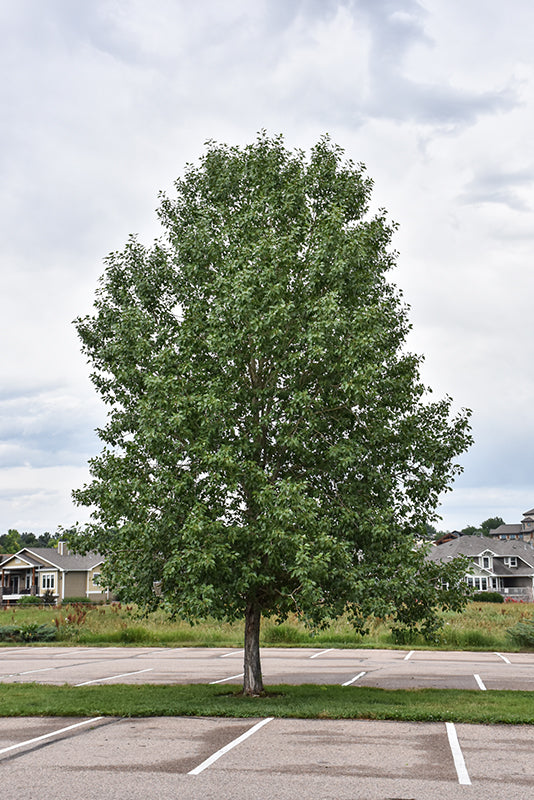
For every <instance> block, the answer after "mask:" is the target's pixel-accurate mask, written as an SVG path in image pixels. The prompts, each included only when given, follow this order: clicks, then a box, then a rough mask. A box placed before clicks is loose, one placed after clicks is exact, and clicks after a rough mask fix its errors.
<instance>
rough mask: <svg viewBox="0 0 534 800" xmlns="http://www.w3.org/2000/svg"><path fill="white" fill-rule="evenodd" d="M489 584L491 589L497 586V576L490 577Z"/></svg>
mask: <svg viewBox="0 0 534 800" xmlns="http://www.w3.org/2000/svg"><path fill="white" fill-rule="evenodd" d="M490 585H491V588H492V589H498V588H499V579H498V578H490Z"/></svg>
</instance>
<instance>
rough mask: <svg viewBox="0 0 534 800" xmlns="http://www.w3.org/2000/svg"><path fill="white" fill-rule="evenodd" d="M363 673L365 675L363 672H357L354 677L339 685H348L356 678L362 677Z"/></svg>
mask: <svg viewBox="0 0 534 800" xmlns="http://www.w3.org/2000/svg"><path fill="white" fill-rule="evenodd" d="M364 675H366V673H365V672H358V674H357V675H356V677H355V678H351V679H350V681H347V682H346V683H342V684H341V685H342V686H350V685H351V684H353V683H355V682H356V681H357V680H358V678H363V676H364Z"/></svg>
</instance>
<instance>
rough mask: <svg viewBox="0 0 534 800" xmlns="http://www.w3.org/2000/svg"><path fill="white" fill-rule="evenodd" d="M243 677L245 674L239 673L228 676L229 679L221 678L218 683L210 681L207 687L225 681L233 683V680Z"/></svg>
mask: <svg viewBox="0 0 534 800" xmlns="http://www.w3.org/2000/svg"><path fill="white" fill-rule="evenodd" d="M244 675H245V673H244V672H240V673H239V675H230V677H229V678H221V679H220V680H218V681H210V682H209V685H210V686H213V685H214V684H216V683H224V682H225V681H233V680H234V678H243V677H244Z"/></svg>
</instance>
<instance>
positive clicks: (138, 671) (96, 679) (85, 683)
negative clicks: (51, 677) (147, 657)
mask: <svg viewBox="0 0 534 800" xmlns="http://www.w3.org/2000/svg"><path fill="white" fill-rule="evenodd" d="M153 670H154V668H153V667H149V668H148V669H138V670H136V671H135V672H123V673H122V674H121V675H110V676H109V677H107V678H95V680H93V681H84V682H83V683H75V684H74V686H76V687H78V686H89V684H90V683H103V682H104V681H112V680H115V678H127V677H128V676H129V675H140V674H141V672H153Z"/></svg>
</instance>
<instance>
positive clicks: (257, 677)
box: [243, 600, 263, 697]
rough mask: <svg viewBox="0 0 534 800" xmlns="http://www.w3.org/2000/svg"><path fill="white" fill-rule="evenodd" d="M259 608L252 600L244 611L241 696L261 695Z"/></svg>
mask: <svg viewBox="0 0 534 800" xmlns="http://www.w3.org/2000/svg"><path fill="white" fill-rule="evenodd" d="M260 623H261V608H260V606H259V605H258V603H257V602H255V601H254V600H252V601H249V602H248V603H247V608H246V611H245V659H244V661H245V663H244V673H245V674H244V678H243V694H246V695H249V696H250V697H257V696H258V695H260V694H262V693H263V678H262V675H261V661H260Z"/></svg>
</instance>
